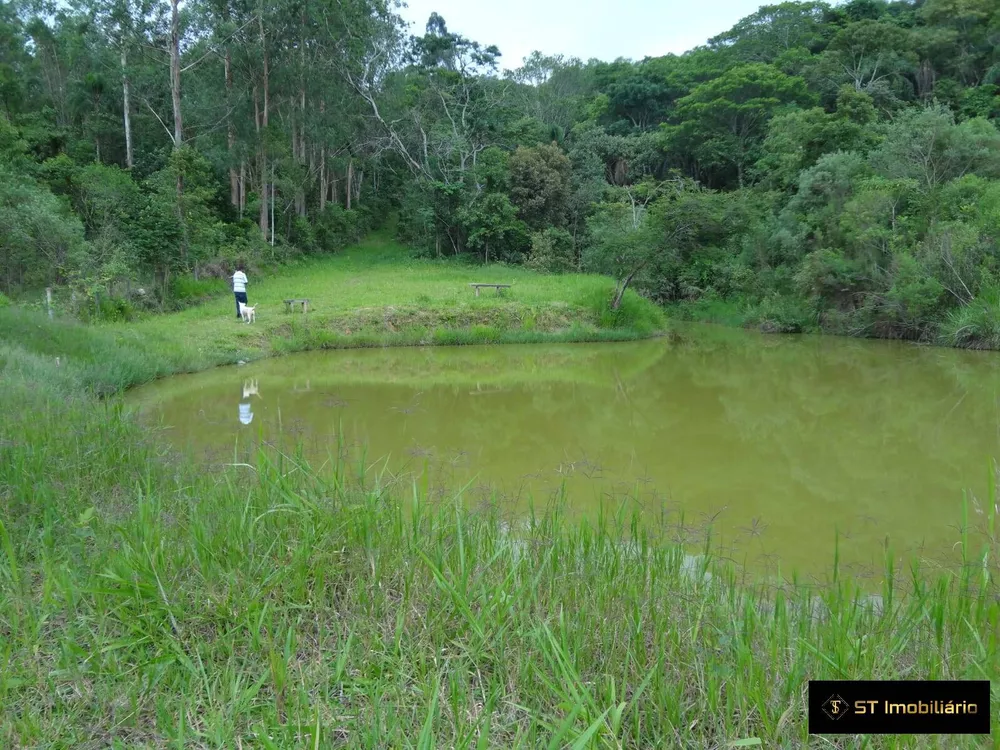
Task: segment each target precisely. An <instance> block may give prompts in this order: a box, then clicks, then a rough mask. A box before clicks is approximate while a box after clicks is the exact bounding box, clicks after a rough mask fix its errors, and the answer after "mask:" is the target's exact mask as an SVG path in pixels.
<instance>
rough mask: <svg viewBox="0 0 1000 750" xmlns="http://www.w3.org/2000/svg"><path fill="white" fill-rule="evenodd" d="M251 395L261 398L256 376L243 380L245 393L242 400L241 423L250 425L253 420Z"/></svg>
mask: <svg viewBox="0 0 1000 750" xmlns="http://www.w3.org/2000/svg"><path fill="white" fill-rule="evenodd" d="M251 396H257V397H258V398H260V391H259V389H258V385H257V379H256V378H254V379H253V380H244V381H243V395H242V397H241V400H240V424H244V425H248V424H250V423H251V422H253V409H252V408H251V405H250V397H251Z"/></svg>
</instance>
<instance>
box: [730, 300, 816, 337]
mask: <svg viewBox="0 0 1000 750" xmlns="http://www.w3.org/2000/svg"><path fill="white" fill-rule="evenodd" d="M745 325H747V326H750V325H754V326H757V327H758V328H760V330H762V331H766V332H767V333H801V332H803V331H808V330H812V329H814V328H815V327H816V319H815V314H814V313H813V311H812V310H811V309H810V306H809V304H808V303H807V302H806V301H805V300H803V299H801V298H799V297H794V296H781V295H778V294H771V295H768V296H767V297H765V298H764V299H763V300H761V301H760V302H759V303H757V304H756V305H753V306H751V308H750V311H749V313H748V314H747V317H746V322H745Z"/></svg>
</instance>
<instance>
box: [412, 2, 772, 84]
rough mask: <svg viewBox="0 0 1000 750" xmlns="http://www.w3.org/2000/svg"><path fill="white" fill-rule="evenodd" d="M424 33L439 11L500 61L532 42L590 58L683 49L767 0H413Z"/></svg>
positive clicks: (511, 60)
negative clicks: (496, 50)
mask: <svg viewBox="0 0 1000 750" xmlns="http://www.w3.org/2000/svg"><path fill="white" fill-rule="evenodd" d="M406 2H407V5H408V7H406V8H403V9H402V16H403V18H404V19H405V20H406V21H409V22H410V23H411V26H410V31H411V33H414V34H422V33H423V31H424V25H425V24H426V23H427V18H428V17H429V16H430V14H431V13H433V12H435V11H436V12H437V13H438V14H439V15H441V17H443V18H444V20H445V23H447V24H448V30H449V31H451V32H453V33H456V34H461V35H462V36H464V37H466V38H468V39H472V40H474V41H477V42H480V43H481V44H483V45H489V44H495V45H496V46H497V47H499V48H500V52H501V53H502V54H503V57H501V58H500V67H501V69H505V68H510V69H513V68H517V67H519V66H520V65H521V61H522V59H523V58H524V57H526V56H527V55H529V54H531V52H532V51H533V50H536V49H537V50H541V51H542V52H543V53H545V54H563V55H566V56H567V57H579V58H580V59H581V60H584V61H586V60H589V59H590V58H592V57H596V58H598V59H601V60H609V61H610V60H614V59H616V58H618V57H627V58H631V59H633V60H641V59H642V58H643V57H646V56H650V57H655V56H659V55H665V54H667V53H670V52H673V53H675V54H681V53H683V52H686V51H687V50H689V49H691V48H693V47H697V46H698V45H699V44H704V43H705V42H706V41H707V40H708V39H709V38H710V37H713V36H715V35H716V34H720V33H722V32H723V31H727V30H728V29H730V28H731V27H732V26H733V25H734V24H735V23H736V22H737V21H739V20H740V19H741V18H744V17H745V16H748V15H750V14H751V13H754V12H755V11H756V10H757V8H759V7H760V6H761V5H766V4H768V0H406Z"/></svg>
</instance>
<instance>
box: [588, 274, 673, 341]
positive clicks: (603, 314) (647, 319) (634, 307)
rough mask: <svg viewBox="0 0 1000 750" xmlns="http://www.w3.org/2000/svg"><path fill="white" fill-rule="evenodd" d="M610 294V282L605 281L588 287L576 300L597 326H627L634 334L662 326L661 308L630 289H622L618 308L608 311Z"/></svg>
mask: <svg viewBox="0 0 1000 750" xmlns="http://www.w3.org/2000/svg"><path fill="white" fill-rule="evenodd" d="M602 286H603V285H602ZM614 294H615V287H614V285H613V284H608V285H607V286H603V288H600V287H599V288H596V289H592V290H591V291H589V292H587V293H586V294H584V295H582V296H581V297H580V299H579V301H578V304H579V305H580V306H581V307H583V308H585V309H586V310H588V311H590V313H591V314H592V315H593V317H594V320H595V322H596V323H597V326H598V328H604V329H623V328H629V329H632V330H634V331H636V332H638V333H642V334H649V333H652V332H654V331H657V330H659V329H661V328H662V327H663V326H664V325H665V323H666V316H665V315H664V314H663V311H662V310H661V309H660V308H659V307H657V306H656V305H655V304H653V303H652V302H651V301H649V300H648V299H646V298H645V297H642V296H641V295H639V294H638V293H636V292H634V291H632V290H631V289H627V290H626V291H625V295H624V296H623V297H622V301H621V304H620V305H619V306H618V309H617V310H612V309H611V303H612V301H613V299H614Z"/></svg>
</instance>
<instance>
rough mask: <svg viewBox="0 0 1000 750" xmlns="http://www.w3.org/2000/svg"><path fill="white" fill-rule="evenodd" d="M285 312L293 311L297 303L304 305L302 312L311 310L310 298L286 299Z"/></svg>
mask: <svg viewBox="0 0 1000 750" xmlns="http://www.w3.org/2000/svg"><path fill="white" fill-rule="evenodd" d="M284 302H285V312H291V311H292V309H293V308H294V307H295V305H302V312H303V313H307V312H309V300H308V299H286V300H285V301H284Z"/></svg>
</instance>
